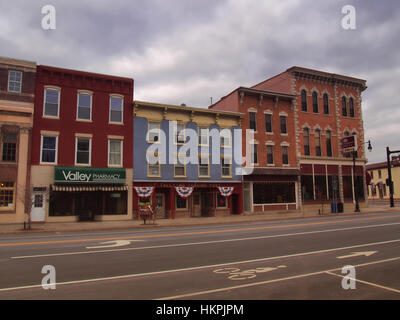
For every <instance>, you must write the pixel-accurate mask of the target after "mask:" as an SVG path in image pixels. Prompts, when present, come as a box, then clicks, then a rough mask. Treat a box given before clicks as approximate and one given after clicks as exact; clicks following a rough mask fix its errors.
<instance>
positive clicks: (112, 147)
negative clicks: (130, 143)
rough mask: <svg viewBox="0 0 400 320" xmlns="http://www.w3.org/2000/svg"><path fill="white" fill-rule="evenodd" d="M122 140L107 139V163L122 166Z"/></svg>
mask: <svg viewBox="0 0 400 320" xmlns="http://www.w3.org/2000/svg"><path fill="white" fill-rule="evenodd" d="M122 143H123V141H122V140H118V139H109V140H108V165H109V166H122Z"/></svg>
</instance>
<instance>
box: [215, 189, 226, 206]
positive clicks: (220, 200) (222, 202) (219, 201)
mask: <svg viewBox="0 0 400 320" xmlns="http://www.w3.org/2000/svg"><path fill="white" fill-rule="evenodd" d="M217 207H218V208H226V207H227V199H226V198H225V197H223V196H221V195H220V194H219V193H218V194H217Z"/></svg>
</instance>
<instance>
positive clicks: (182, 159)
mask: <svg viewBox="0 0 400 320" xmlns="http://www.w3.org/2000/svg"><path fill="white" fill-rule="evenodd" d="M185 163H186V154H184V153H182V154H178V156H177V157H176V164H175V165H174V177H186V164H185Z"/></svg>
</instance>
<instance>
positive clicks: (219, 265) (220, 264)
mask: <svg viewBox="0 0 400 320" xmlns="http://www.w3.org/2000/svg"><path fill="white" fill-rule="evenodd" d="M394 242H400V239H396V240H389V241H382V242H374V243H367V244H360V245H354V246H350V247H342V248H334V249H324V250H318V251H312V252H302V253H295V254H289V255H284V256H276V257H267V258H260V259H252V260H245V261H232V262H224V263H219V264H213V265H205V266H197V267H188V268H182V269H173V270H163V271H153V272H147V273H137V274H129V275H122V276H111V277H105V278H94V279H86V280H73V281H69V282H60V283H57V285H63V284H79V283H88V282H96V281H105V280H116V279H126V278H134V277H141V276H151V275H160V274H168V273H174V272H183V271H194V270H201V269H209V268H218V267H223V266H229V265H238V264H245V263H252V262H262V261H270V260H276V259H285V258H293V257H299V256H305V255H312V254H318V253H326V252H332V251H338V250H345V249H353V248H359V247H367V246H371V245H380V244H387V243H394ZM396 259H400V257H398V258H396ZM389 260H390V259H389ZM389 260H388V261H389ZM334 270H336V269H334ZM340 270H341V269H340ZM328 271H329V270H328ZM39 287H40V288H41V287H42V285H28V286H22V287H13V288H2V289H0V292H1V291H11V290H19V289H31V288H39Z"/></svg>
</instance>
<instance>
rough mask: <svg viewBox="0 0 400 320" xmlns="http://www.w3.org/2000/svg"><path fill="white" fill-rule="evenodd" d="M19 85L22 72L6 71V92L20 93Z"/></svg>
mask: <svg viewBox="0 0 400 320" xmlns="http://www.w3.org/2000/svg"><path fill="white" fill-rule="evenodd" d="M21 85H22V72H21V71H15V70H10V71H8V91H9V92H18V93H20V92H21Z"/></svg>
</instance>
